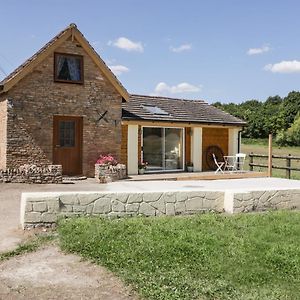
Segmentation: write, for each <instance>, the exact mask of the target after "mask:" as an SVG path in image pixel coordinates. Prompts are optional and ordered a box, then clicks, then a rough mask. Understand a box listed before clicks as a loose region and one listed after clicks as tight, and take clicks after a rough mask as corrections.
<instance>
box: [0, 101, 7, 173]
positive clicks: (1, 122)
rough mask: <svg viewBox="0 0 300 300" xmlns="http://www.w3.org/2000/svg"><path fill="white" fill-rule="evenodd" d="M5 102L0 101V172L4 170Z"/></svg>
mask: <svg viewBox="0 0 300 300" xmlns="http://www.w3.org/2000/svg"><path fill="white" fill-rule="evenodd" d="M6 124H7V101H5V100H4V101H0V170H1V169H6V137H7V130H6Z"/></svg>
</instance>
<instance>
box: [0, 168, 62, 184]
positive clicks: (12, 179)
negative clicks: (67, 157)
mask: <svg viewBox="0 0 300 300" xmlns="http://www.w3.org/2000/svg"><path fill="white" fill-rule="evenodd" d="M0 183H43V184H48V183H62V167H61V166H60V165H49V166H42V167H37V166H30V165H24V166H21V167H19V168H17V169H6V170H0Z"/></svg>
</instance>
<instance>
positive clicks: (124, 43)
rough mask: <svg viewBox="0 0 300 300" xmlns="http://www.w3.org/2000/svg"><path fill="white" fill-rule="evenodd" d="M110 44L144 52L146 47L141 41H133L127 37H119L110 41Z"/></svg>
mask: <svg viewBox="0 0 300 300" xmlns="http://www.w3.org/2000/svg"><path fill="white" fill-rule="evenodd" d="M108 45H109V46H115V47H117V48H120V49H123V50H126V51H136V52H144V47H143V45H142V43H141V42H133V41H131V40H130V39H128V38H126V37H119V38H118V39H116V40H115V41H109V42H108Z"/></svg>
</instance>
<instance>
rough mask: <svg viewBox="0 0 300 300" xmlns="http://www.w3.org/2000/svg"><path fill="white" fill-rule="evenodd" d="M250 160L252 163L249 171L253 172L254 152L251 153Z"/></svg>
mask: <svg viewBox="0 0 300 300" xmlns="http://www.w3.org/2000/svg"><path fill="white" fill-rule="evenodd" d="M249 158H250V161H249V170H250V171H253V166H252V164H253V152H251V153H250V155H249Z"/></svg>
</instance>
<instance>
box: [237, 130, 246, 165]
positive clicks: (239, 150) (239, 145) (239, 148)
mask: <svg viewBox="0 0 300 300" xmlns="http://www.w3.org/2000/svg"><path fill="white" fill-rule="evenodd" d="M244 128H245V127H244V126H243V127H242V129H241V130H239V131H238V153H240V152H241V136H242V132H243V131H244ZM239 169H240V159H239V158H238V170H239Z"/></svg>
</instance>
